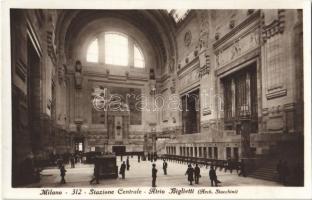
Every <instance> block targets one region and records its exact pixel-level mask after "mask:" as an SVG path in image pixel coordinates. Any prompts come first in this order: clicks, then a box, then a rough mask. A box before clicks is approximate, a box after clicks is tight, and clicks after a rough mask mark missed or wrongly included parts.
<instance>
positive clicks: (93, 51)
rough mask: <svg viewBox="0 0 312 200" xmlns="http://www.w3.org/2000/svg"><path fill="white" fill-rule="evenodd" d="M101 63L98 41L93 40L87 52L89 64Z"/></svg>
mask: <svg viewBox="0 0 312 200" xmlns="http://www.w3.org/2000/svg"><path fill="white" fill-rule="evenodd" d="M98 61H99V47H98V40H97V39H95V40H93V41H92V42H91V43H90V45H89V47H88V50H87V62H95V63H96V62H98Z"/></svg>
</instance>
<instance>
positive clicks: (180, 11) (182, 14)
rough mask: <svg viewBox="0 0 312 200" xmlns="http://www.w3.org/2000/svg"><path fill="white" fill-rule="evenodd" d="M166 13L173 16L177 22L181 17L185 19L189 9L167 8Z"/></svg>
mask: <svg viewBox="0 0 312 200" xmlns="http://www.w3.org/2000/svg"><path fill="white" fill-rule="evenodd" d="M167 11H168V13H169V14H170V15H171V16H172V17H173V19H174V21H175V22H176V23H179V22H180V21H182V20H183V19H185V17H186V16H187V14H188V13H189V11H190V10H187V9H178V10H175V9H167Z"/></svg>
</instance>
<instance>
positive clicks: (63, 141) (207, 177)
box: [2, 2, 311, 199]
mask: <svg viewBox="0 0 312 200" xmlns="http://www.w3.org/2000/svg"><path fill="white" fill-rule="evenodd" d="M72 3H74V2H72ZM280 7H281V8H271V9H269V8H255V9H249V8H242V9H237V8H234V7H233V9H228V8H226V9H221V8H218V9H217V8H215V9H210V8H201V7H195V8H189V9H187V8H183V9H182V8H175V7H173V8H153V9H152V8H150V7H148V8H144V9H142V8H141V7H138V8H131V9H129V8H128V9H124V7H123V8H121V9H117V8H115V9H111V8H106V7H105V6H102V7H95V8H79V9H78V8H76V7H75V6H73V7H68V6H67V7H64V8H50V7H47V8H44V7H38V6H33V7H32V6H27V7H25V8H23V7H22V8H20V7H10V8H9V9H8V13H9V19H8V20H9V22H8V23H9V30H7V31H8V32H9V40H8V42H7V43H8V44H9V45H10V49H9V52H8V53H9V55H10V57H9V58H8V60H9V61H8V62H9V63H10V65H9V66H6V67H7V68H10V75H11V77H10V79H9V80H10V81H9V82H8V83H7V86H8V87H11V93H10V94H7V96H9V98H11V104H10V105H5V106H6V107H8V108H6V109H8V112H11V115H10V116H11V118H10V120H9V121H10V123H9V126H11V130H10V131H6V132H5V135H6V136H9V137H10V138H11V140H10V143H9V144H6V147H7V148H8V151H10V152H11V153H10V154H7V156H8V157H10V158H8V160H11V163H6V164H8V165H7V166H9V167H8V168H9V169H8V170H7V171H9V174H10V176H7V177H8V178H9V179H10V180H7V181H8V182H7V183H9V185H8V187H11V189H13V191H14V189H26V190H33V191H36V195H37V196H38V195H39V196H41V197H42V198H46V197H47V196H50V197H49V198H53V197H51V196H54V198H61V196H58V195H65V194H66V195H72V196H69V197H70V198H79V195H89V197H93V198H94V197H95V196H96V195H104V196H97V198H98V197H101V198H104V199H105V198H108V197H107V196H105V194H108V195H116V194H118V195H119V194H122V195H145V196H146V195H147V196H146V197H147V198H149V199H151V198H154V197H156V196H154V197H149V196H148V195H153V194H154V195H161V194H164V196H162V197H159V196H157V198H159V199H163V198H166V197H167V196H166V195H173V194H175V195H177V196H175V197H178V198H181V197H182V196H180V195H183V194H187V195H191V194H196V195H200V194H205V195H206V196H199V197H197V198H206V197H207V195H208V194H212V193H213V194H214V195H216V194H218V193H220V194H221V195H223V194H228V195H231V194H233V195H235V194H237V193H239V192H240V191H239V190H240V188H242V189H244V187H251V188H252V187H256V188H269V190H275V189H276V190H277V191H278V189H279V188H281V190H283V189H286V190H283V191H287V188H290V189H291V188H296V189H299V190H300V189H302V190H303V189H304V188H305V187H307V186H309V185H307V183H308V184H311V183H310V181H311V177H307V175H311V172H310V170H311V166H310V164H311V163H310V162H311V154H310V151H311V146H310V143H311V137H310V136H308V137H307V134H309V135H310V134H311V132H310V129H306V128H305V127H306V126H307V125H308V126H309V127H310V126H311V125H310V121H306V120H305V114H306V113H305V112H307V111H306V110H307V108H306V100H308V101H310V99H306V98H305V91H306V90H311V85H306V84H305V78H304V72H305V73H306V71H305V70H306V68H307V67H309V66H305V65H304V42H303V41H304V34H306V33H304V9H303V8H302V7H298V8H287V7H286V8H283V6H282V4H280ZM310 36H311V35H310ZM310 56H311V55H310ZM308 72H309V71H308ZM309 94H310V93H309ZM2 106H4V105H3V104H2ZM309 112H310V110H309ZM2 116H4V115H3V113H2ZM5 120H6V119H4V118H2V123H7V122H6V121H5ZM306 130H308V132H307V131H306ZM305 140H309V141H307V142H308V143H307V142H305ZM307 145H309V146H308V147H307ZM307 148H308V149H309V152H306V150H305V149H307ZM4 149H6V148H4ZM307 155H308V156H310V157H306V156H307ZM307 160H308V161H307ZM307 162H308V164H309V165H308V164H307ZM307 170H309V171H307ZM306 173H308V174H306ZM307 179H309V180H307ZM142 188H147V190H146V191H145V190H143V189H142ZM164 188H168V190H165V189H164ZM63 189H65V190H66V189H70V190H68V191H67V190H66V192H65V191H64V190H63ZM310 192H311V191H310ZM75 195H76V196H75ZM77 195H78V196H77ZM94 195H95V196H94ZM249 195H250V198H256V196H254V195H251V194H249ZM213 197H214V198H217V197H216V196H213ZM234 197H235V196H234ZM66 198H67V197H66ZM110 198H118V197H116V196H115V197H113V196H110ZM122 198H129V197H127V196H123V197H122ZM140 198H142V197H140ZM171 198H172V197H171ZM232 198H233V197H232ZM271 198H274V197H273V196H271Z"/></svg>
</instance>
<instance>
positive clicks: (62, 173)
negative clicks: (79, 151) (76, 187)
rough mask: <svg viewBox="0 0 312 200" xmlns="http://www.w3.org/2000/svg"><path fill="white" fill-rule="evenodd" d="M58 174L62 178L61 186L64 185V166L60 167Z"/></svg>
mask: <svg viewBox="0 0 312 200" xmlns="http://www.w3.org/2000/svg"><path fill="white" fill-rule="evenodd" d="M60 172H61V177H62V179H61V184H64V183H66V181H65V175H66V169H65V167H64V165H62V166H61V168H60Z"/></svg>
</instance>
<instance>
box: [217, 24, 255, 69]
mask: <svg viewBox="0 0 312 200" xmlns="http://www.w3.org/2000/svg"><path fill="white" fill-rule="evenodd" d="M259 44H260V43H259V28H256V29H254V30H253V31H251V32H250V33H248V34H247V35H245V36H244V37H242V38H237V39H236V40H234V41H233V42H232V43H231V45H228V46H227V47H225V48H221V49H219V50H218V51H216V64H217V66H219V67H221V66H224V65H226V64H227V63H229V62H231V61H233V60H234V59H236V58H238V57H240V56H242V55H244V54H246V53H247V52H249V51H252V50H253V49H255V48H257V47H259Z"/></svg>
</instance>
